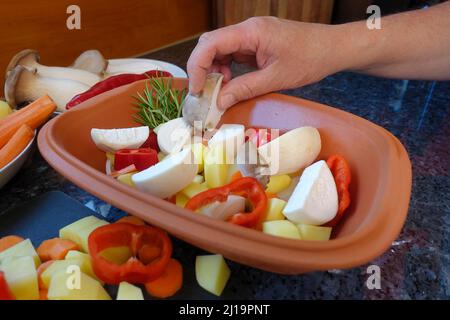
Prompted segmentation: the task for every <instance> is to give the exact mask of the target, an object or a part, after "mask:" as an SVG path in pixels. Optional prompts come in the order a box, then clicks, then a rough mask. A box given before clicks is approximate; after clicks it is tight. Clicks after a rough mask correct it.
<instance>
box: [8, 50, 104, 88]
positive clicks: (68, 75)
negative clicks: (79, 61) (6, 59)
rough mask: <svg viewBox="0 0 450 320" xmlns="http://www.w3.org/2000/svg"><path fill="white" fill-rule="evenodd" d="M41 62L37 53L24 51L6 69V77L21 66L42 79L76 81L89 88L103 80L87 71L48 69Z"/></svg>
mask: <svg viewBox="0 0 450 320" xmlns="http://www.w3.org/2000/svg"><path fill="white" fill-rule="evenodd" d="M39 60H40V57H39V54H38V53H37V51H35V50H30V49H27V50H23V51H21V52H19V53H18V54H16V55H15V56H14V57H13V58H12V59H11V61H10V63H9V65H8V67H7V69H6V76H8V73H9V72H10V71H11V70H12V69H14V68H15V67H16V66H18V65H21V66H24V67H26V68H27V69H29V70H31V71H33V70H36V72H37V73H38V75H39V76H42V77H47V78H55V79H69V80H74V81H77V82H81V83H84V84H85V85H87V86H89V87H91V86H93V85H94V84H96V83H97V82H99V81H100V80H101V78H100V76H98V75H96V74H93V73H91V72H88V71H85V70H79V69H73V68H64V67H48V66H44V65H42V64H40V63H39Z"/></svg>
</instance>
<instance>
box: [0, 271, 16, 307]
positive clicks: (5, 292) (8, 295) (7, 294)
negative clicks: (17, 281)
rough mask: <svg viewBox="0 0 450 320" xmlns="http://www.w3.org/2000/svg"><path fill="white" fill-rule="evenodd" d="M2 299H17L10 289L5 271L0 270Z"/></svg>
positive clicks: (0, 297) (0, 293) (0, 294)
mask: <svg viewBox="0 0 450 320" xmlns="http://www.w3.org/2000/svg"><path fill="white" fill-rule="evenodd" d="M0 300H16V298H15V297H14V295H13V294H12V292H11V290H10V289H9V286H8V283H7V282H6V279H5V274H4V273H3V271H0Z"/></svg>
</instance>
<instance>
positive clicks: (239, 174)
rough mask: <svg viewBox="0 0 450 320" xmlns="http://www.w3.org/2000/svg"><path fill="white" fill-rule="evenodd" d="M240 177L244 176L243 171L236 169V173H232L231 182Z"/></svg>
mask: <svg viewBox="0 0 450 320" xmlns="http://www.w3.org/2000/svg"><path fill="white" fill-rule="evenodd" d="M240 178H242V173H241V172H240V171H236V172H235V173H233V174H232V175H231V182H233V181H235V180H237V179H240Z"/></svg>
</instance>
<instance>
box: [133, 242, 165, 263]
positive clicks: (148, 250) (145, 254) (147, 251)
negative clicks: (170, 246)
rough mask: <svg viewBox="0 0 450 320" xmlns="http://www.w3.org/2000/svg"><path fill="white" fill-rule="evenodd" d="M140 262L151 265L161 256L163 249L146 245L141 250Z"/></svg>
mask: <svg viewBox="0 0 450 320" xmlns="http://www.w3.org/2000/svg"><path fill="white" fill-rule="evenodd" d="M138 255H139V260H140V261H141V262H142V263H144V264H149V263H151V262H152V261H153V260H155V259H156V258H158V257H159V256H160V255H161V248H160V247H159V246H157V245H150V244H145V245H143V246H142V248H141V249H139V252H138Z"/></svg>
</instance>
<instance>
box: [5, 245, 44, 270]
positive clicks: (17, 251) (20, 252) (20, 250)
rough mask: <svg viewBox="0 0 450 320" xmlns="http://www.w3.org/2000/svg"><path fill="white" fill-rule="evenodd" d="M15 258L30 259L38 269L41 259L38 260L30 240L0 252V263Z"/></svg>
mask: <svg viewBox="0 0 450 320" xmlns="http://www.w3.org/2000/svg"><path fill="white" fill-rule="evenodd" d="M17 257H31V258H33V260H34V265H35V266H36V268H37V267H39V265H40V264H41V259H40V258H39V256H38V254H37V252H36V250H35V249H34V247H33V244H32V243H31V240H30V239H25V240H23V241H21V242H19V243H18V244H16V245H14V246H12V247H9V248H8V249H6V250H5V251H2V252H0V263H4V262H6V260H10V259H12V258H17Z"/></svg>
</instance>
